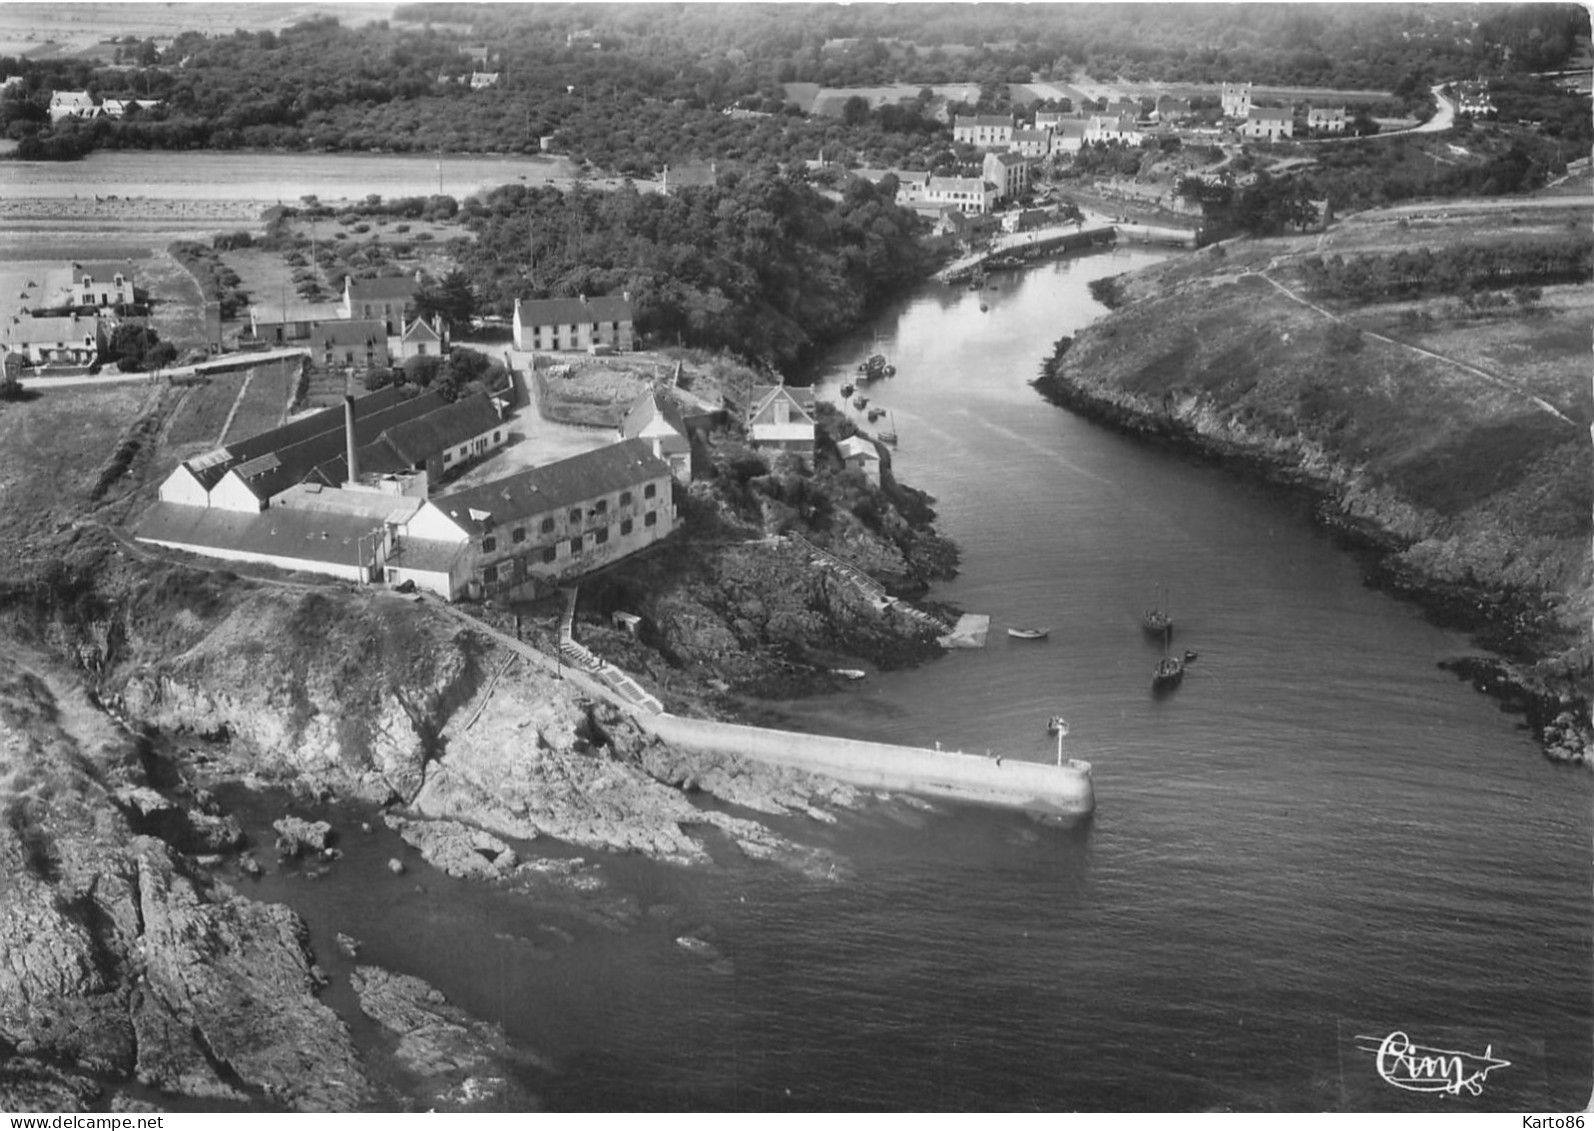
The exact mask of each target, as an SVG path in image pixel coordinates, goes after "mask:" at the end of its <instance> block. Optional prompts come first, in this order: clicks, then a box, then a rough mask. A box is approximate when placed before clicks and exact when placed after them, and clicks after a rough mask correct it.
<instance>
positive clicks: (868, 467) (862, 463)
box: [836, 436, 880, 487]
mask: <svg viewBox="0 0 1594 1131" xmlns="http://www.w3.org/2000/svg"><path fill="white" fill-rule="evenodd" d="M836 451H838V452H839V453H841V463H842V466H843V467H845V468H846V469H847V470H848V471H858V472H862V473H863V477H864V478H865V479H867V480H868V481H869V482H870V483H872V484H874V485H875V486H876V487H878V486H880V452H879V449H877V448H876V447H875V446H874V442H873V441H871V440H867V439H865V438H864V437H862V436H848V437H847V438H846V439H845V440H843V441H841V442H840V443H839V444H837V445H836Z"/></svg>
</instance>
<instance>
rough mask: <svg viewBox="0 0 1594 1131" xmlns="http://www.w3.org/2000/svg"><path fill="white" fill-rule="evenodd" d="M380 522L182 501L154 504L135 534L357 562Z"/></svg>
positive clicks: (156, 539)
mask: <svg viewBox="0 0 1594 1131" xmlns="http://www.w3.org/2000/svg"><path fill="white" fill-rule="evenodd" d="M382 525H383V524H382V522H381V521H380V520H377V519H372V518H369V517H366V516H362V515H350V514H339V513H337V512H336V511H320V510H301V509H298V508H294V507H272V508H270V509H269V510H264V511H260V512H259V513H255V512H252V511H230V510H223V509H222V508H220V507H196V506H189V505H187V504H185V503H156V504H154V505H153V506H151V507H150V508H149V509H148V510H147V511H145V512H144V514H143V515H142V516H141V517H140V518H139V520H138V524H137V526H135V527H134V529H133V536H134V537H135V538H137V539H139V540H140V541H146V542H175V543H179V544H181V545H185V546H204V547H208V548H210V549H214V550H237V551H242V552H244V553H252V554H270V555H272V556H274V557H280V558H298V559H300V560H303V561H312V562H329V563H335V564H338V565H355V564H358V562H359V560H360V559H359V540H360V539H361V538H367V539H368V538H369V536H370V535H371V534H372V533H373V532H374V531H376V530H379V529H381V527H382ZM369 544H370V543H369V542H367V546H369Z"/></svg>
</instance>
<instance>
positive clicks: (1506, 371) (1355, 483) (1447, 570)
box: [1039, 205, 1594, 741]
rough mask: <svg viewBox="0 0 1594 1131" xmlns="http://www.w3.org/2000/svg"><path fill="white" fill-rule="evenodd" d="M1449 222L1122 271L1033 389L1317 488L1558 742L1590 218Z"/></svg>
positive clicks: (1568, 622) (1348, 232)
mask: <svg viewBox="0 0 1594 1131" xmlns="http://www.w3.org/2000/svg"><path fill="white" fill-rule="evenodd" d="M1448 207H1449V212H1448V214H1447V215H1440V214H1439V213H1440V211H1441V210H1440V208H1439V207H1438V206H1436V207H1435V210H1434V212H1435V214H1434V215H1424V214H1423V213H1422V212H1420V211H1414V210H1405V211H1403V212H1399V213H1396V212H1390V213H1374V214H1369V215H1367V216H1365V217H1358V218H1357V219H1355V220H1354V221H1351V222H1347V223H1346V224H1345V225H1343V226H1342V227H1341V228H1340V229H1338V230H1336V231H1334V232H1332V233H1330V234H1328V235H1326V236H1324V237H1322V238H1321V239H1319V238H1318V237H1310V238H1301V239H1297V240H1288V241H1286V240H1278V241H1255V242H1249V241H1236V242H1234V243H1232V244H1229V245H1219V246H1217V247H1214V248H1212V249H1210V250H1208V251H1206V252H1204V253H1202V254H1201V255H1200V256H1198V257H1194V258H1190V259H1186V260H1180V261H1174V262H1170V263H1169V264H1167V265H1164V266H1163V267H1161V268H1158V269H1152V270H1150V271H1147V272H1144V273H1141V274H1138V275H1135V276H1129V277H1123V278H1120V279H1119V280H1117V281H1116V285H1115V286H1114V287H1112V288H1111V292H1112V297H1113V298H1114V300H1115V302H1116V303H1117V304H1118V305H1119V309H1118V310H1117V311H1116V312H1115V313H1114V314H1113V315H1112V316H1110V317H1108V318H1106V319H1104V320H1102V321H1101V322H1100V323H1098V324H1096V325H1094V326H1092V327H1091V328H1090V329H1088V330H1087V331H1086V332H1084V333H1083V334H1081V335H1080V336H1079V337H1078V339H1076V340H1074V341H1072V342H1068V341H1067V340H1065V341H1064V342H1061V343H1059V349H1058V355H1057V356H1056V357H1055V358H1054V359H1053V360H1052V361H1051V362H1049V363H1048V365H1047V371H1046V374H1045V375H1044V376H1043V378H1042V379H1041V381H1040V382H1039V385H1040V387H1041V388H1042V390H1043V391H1044V392H1045V393H1046V394H1047V395H1049V396H1051V397H1053V398H1054V399H1056V400H1059V401H1061V402H1063V403H1067V404H1069V405H1071V406H1074V407H1077V408H1079V409H1081V410H1082V411H1085V412H1087V413H1089V414H1092V415H1094V416H1096V417H1098V418H1103V419H1107V420H1111V421H1113V422H1116V423H1118V424H1120V425H1122V426H1124V427H1128V428H1131V429H1135V430H1139V431H1143V432H1149V433H1156V434H1161V435H1165V436H1170V437H1175V438H1177V439H1178V440H1179V441H1180V442H1185V443H1193V444H1195V445H1196V446H1198V447H1200V448H1202V449H1204V450H1207V451H1210V452H1214V453H1218V454H1221V455H1225V456H1233V457H1239V458H1242V459H1244V460H1246V461H1248V462H1254V463H1256V464H1259V465H1260V466H1262V467H1264V468H1266V469H1267V470H1268V471H1269V473H1270V474H1272V475H1273V476H1275V477H1284V478H1287V479H1290V480H1293V481H1297V482H1304V483H1307V484H1310V485H1311V486H1313V487H1315V488H1317V489H1319V490H1320V491H1322V492H1323V494H1324V497H1325V503H1324V505H1323V507H1322V514H1323V517H1324V518H1325V519H1326V520H1327V521H1329V522H1331V523H1333V524H1335V525H1338V526H1340V527H1342V528H1344V529H1347V530H1349V531H1352V532H1354V533H1355V534H1357V535H1358V536H1360V537H1363V538H1365V539H1368V540H1370V541H1371V542H1373V543H1374V544H1376V545H1378V546H1379V547H1381V548H1382V549H1383V550H1384V551H1385V555H1384V557H1383V560H1382V563H1381V565H1380V567H1379V572H1380V574H1381V576H1382V579H1383V580H1384V581H1386V582H1387V583H1389V584H1391V585H1392V586H1394V587H1395V588H1398V589H1403V590H1408V591H1412V592H1415V593H1420V594H1422V595H1424V596H1425V597H1427V598H1429V599H1430V600H1431V601H1432V602H1433V603H1434V604H1435V605H1437V606H1439V607H1442V608H1443V609H1445V610H1446V611H1447V613H1448V614H1450V615H1451V616H1452V617H1455V618H1459V619H1460V620H1461V621H1462V622H1463V623H1466V624H1468V625H1470V626H1471V627H1473V628H1475V629H1477V630H1479V631H1480V632H1481V634H1482V637H1483V639H1484V641H1485V642H1486V643H1487V644H1488V645H1490V646H1491V647H1494V648H1496V649H1498V650H1501V651H1503V652H1505V653H1506V654H1507V655H1509V656H1512V657H1514V658H1515V659H1517V660H1519V661H1523V662H1529V661H1532V662H1535V663H1536V665H1537V666H1536V669H1535V670H1534V671H1533V672H1532V673H1530V674H1529V675H1528V676H1527V677H1526V678H1529V680H1530V682H1534V686H1535V687H1536V688H1537V690H1538V691H1539V692H1542V694H1541V696H1540V698H1541V701H1540V704H1539V706H1538V708H1537V716H1538V717H1537V718H1536V721H1538V722H1540V723H1541V724H1544V725H1550V724H1554V726H1552V730H1555V733H1553V734H1552V735H1551V737H1552V739H1554V740H1556V741H1559V740H1560V739H1559V738H1558V737H1557V735H1558V734H1559V730H1557V729H1556V728H1557V727H1559V728H1561V729H1564V728H1565V727H1566V726H1567V725H1569V721H1568V719H1561V721H1560V723H1559V724H1557V723H1556V718H1557V716H1560V715H1561V714H1562V711H1561V710H1560V709H1558V708H1560V707H1566V706H1570V704H1571V701H1572V698H1571V697H1577V698H1581V699H1584V700H1586V698H1587V694H1588V691H1589V686H1588V684H1589V664H1590V649H1589V645H1588V641H1587V633H1586V631H1585V630H1586V626H1587V624H1588V623H1589V617H1590V613H1591V610H1594V602H1591V580H1594V577H1591V570H1590V560H1589V535H1590V514H1591V513H1594V484H1591V480H1590V476H1589V429H1590V425H1591V424H1594V400H1591V396H1590V389H1589V381H1588V358H1589V355H1590V352H1591V349H1594V337H1591V324H1594V318H1591V314H1594V293H1591V288H1590V283H1589V279H1590V263H1589V257H1590V246H1591V245H1590V240H1589V238H1588V236H1587V233H1586V228H1587V210H1586V208H1582V209H1579V208H1576V207H1575V206H1569V207H1567V208H1565V209H1559V208H1554V207H1550V208H1532V209H1529V208H1526V207H1523V206H1520V205H1518V206H1517V207H1516V208H1515V209H1513V208H1510V207H1504V208H1495V209H1489V208H1487V207H1484V206H1481V205H1480V206H1478V207H1477V208H1476V209H1474V210H1473V211H1470V212H1465V213H1461V212H1458V210H1457V209H1456V208H1455V206H1454V205H1451V206H1448ZM1563 698H1564V701H1563Z"/></svg>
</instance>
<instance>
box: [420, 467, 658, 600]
mask: <svg viewBox="0 0 1594 1131" xmlns="http://www.w3.org/2000/svg"><path fill="white" fill-rule="evenodd" d="M670 482H671V473H670V465H669V464H668V463H666V462H665V461H664V460H662V459H660V458H659V457H657V456H655V455H654V454H653V452H652V449H651V448H650V446H649V445H648V443H647V441H645V440H641V439H633V440H624V441H622V442H620V443H618V444H611V445H609V446H608V447H605V448H598V449H596V450H594V451H590V452H585V453H583V454H581V455H578V456H572V457H570V458H569V459H564V460H560V461H558V462H557V463H551V464H546V465H544V466H542V467H533V468H528V469H527V470H525V471H521V472H518V473H516V474H515V475H511V476H508V477H507V478H504V479H497V480H493V481H492V482H489V483H482V484H479V485H476V486H473V487H467V488H465V489H463V490H460V491H454V492H450V493H449V494H447V495H442V496H439V497H437V498H433V499H430V500H428V501H427V502H426V504H425V505H423V506H422V507H421V509H420V510H419V511H418V512H417V513H416V516H415V518H414V519H413V520H411V522H410V523H409V524H408V527H407V531H408V534H409V535H410V536H411V537H414V538H420V539H424V540H427V541H430V542H449V541H451V540H454V539H457V538H458V537H459V536H460V535H463V536H464V538H465V541H466V544H467V549H466V556H465V566H464V570H463V572H464V573H466V574H467V575H468V577H469V581H468V585H467V590H468V592H469V593H470V594H471V595H472V596H479V597H513V596H519V595H526V594H531V593H535V592H537V591H538V590H539V589H543V588H546V587H547V586H549V585H552V584H556V583H557V582H559V581H562V580H565V579H567V578H571V577H577V576H580V575H581V574H584V573H588V572H590V571H592V570H594V569H597V568H598V567H600V566H604V565H608V564H609V563H611V562H615V561H618V560H619V559H621V558H624V557H627V556H629V555H631V554H634V553H636V552H637V551H638V550H642V549H645V548H646V547H648V546H651V545H653V544H654V543H655V542H658V541H659V540H660V539H662V538H664V537H666V536H668V535H669V533H670V532H671V531H672V530H674V529H675V522H676V512H675V503H674V498H673V495H672V493H671V487H670Z"/></svg>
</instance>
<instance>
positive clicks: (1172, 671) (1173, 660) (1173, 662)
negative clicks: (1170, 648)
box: [1151, 656, 1184, 688]
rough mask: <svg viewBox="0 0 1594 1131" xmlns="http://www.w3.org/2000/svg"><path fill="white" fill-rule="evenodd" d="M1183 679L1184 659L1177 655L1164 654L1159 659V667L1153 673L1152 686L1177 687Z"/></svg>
mask: <svg viewBox="0 0 1594 1131" xmlns="http://www.w3.org/2000/svg"><path fill="white" fill-rule="evenodd" d="M1182 679H1184V661H1183V660H1181V659H1179V657H1177V656H1164V657H1163V658H1162V659H1160V660H1158V661H1157V667H1156V669H1155V670H1154V671H1153V672H1152V673H1151V686H1152V687H1153V688H1168V687H1175V686H1177V685H1178V683H1179V681H1180V680H1182Z"/></svg>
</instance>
